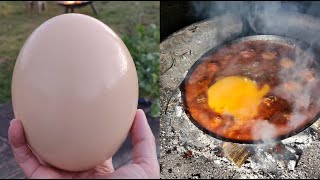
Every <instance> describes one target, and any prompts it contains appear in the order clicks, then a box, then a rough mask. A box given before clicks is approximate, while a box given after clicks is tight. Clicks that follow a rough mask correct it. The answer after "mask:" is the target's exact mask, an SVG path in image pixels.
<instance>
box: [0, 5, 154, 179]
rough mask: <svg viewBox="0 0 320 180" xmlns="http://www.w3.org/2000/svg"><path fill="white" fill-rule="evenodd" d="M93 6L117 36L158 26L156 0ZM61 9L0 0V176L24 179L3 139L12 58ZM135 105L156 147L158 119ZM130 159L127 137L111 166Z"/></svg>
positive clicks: (89, 11)
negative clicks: (39, 8)
mask: <svg viewBox="0 0 320 180" xmlns="http://www.w3.org/2000/svg"><path fill="white" fill-rule="evenodd" d="M94 6H95V8H96V10H97V12H98V16H97V17H96V18H97V19H99V20H101V21H102V22H104V23H105V24H107V25H108V26H110V27H111V28H112V29H113V30H114V31H115V32H116V33H117V34H118V35H119V36H120V37H124V36H127V37H129V38H130V37H134V36H137V35H136V34H135V33H136V32H135V30H136V27H137V25H142V26H144V27H148V26H150V25H151V24H154V25H155V27H157V29H159V27H160V24H159V22H160V14H159V12H160V2H141V1H140V2H139V1H135V2H130V1H125V2H115V1H104V2H99V1H95V2H94ZM64 11H65V9H64V8H63V7H61V6H58V5H57V4H55V2H47V10H46V11H44V12H43V13H40V14H39V13H38V12H37V11H36V10H35V11H33V12H30V11H28V10H27V9H26V7H25V2H9V1H2V2H0V179H2V178H24V175H23V173H22V172H21V170H20V168H19V167H18V166H17V164H16V162H15V160H14V158H13V156H12V152H11V149H10V146H9V144H8V141H7V129H8V125H9V121H10V120H11V119H12V118H13V110H12V104H11V76H12V70H13V67H14V63H15V60H16V58H17V55H18V53H19V51H20V48H21V47H22V45H23V43H24V42H25V40H26V39H27V37H28V36H29V35H30V34H31V33H32V31H33V30H34V29H35V28H36V27H37V26H39V25H40V24H42V23H43V22H45V21H46V20H48V19H50V18H51V17H54V16H56V15H60V14H63V13H64ZM75 13H83V14H87V15H90V16H94V13H93V11H92V9H91V7H90V6H87V7H83V8H80V9H75ZM146 46H152V47H151V48H152V49H153V50H156V51H158V49H159V45H158V43H150V44H146ZM138 53H139V52H138ZM139 108H142V109H144V110H145V112H146V114H147V117H148V122H149V124H150V126H151V128H152V130H153V133H154V135H155V137H156V142H157V146H158V147H159V145H160V144H159V118H152V117H151V116H150V107H149V106H147V105H143V104H140V105H139ZM158 149H159V148H158ZM158 157H159V151H158ZM130 159H131V143H130V139H129V138H128V139H127V140H126V141H125V143H124V145H123V146H122V148H121V149H120V150H119V151H118V153H117V154H116V155H115V156H114V158H113V161H114V165H115V167H118V166H120V165H122V164H126V163H128V162H130Z"/></svg>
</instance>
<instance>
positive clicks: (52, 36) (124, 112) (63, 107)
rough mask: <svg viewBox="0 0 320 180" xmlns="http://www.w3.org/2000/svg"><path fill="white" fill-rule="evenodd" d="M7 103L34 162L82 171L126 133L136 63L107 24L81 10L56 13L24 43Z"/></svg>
mask: <svg viewBox="0 0 320 180" xmlns="http://www.w3.org/2000/svg"><path fill="white" fill-rule="evenodd" d="M12 102H13V108H14V115H15V118H16V119H19V120H21V122H22V125H23V127H24V130H25V135H26V138H27V142H28V144H29V146H30V147H31V149H32V151H33V152H34V153H35V154H36V155H38V156H39V157H40V158H41V160H43V161H45V162H47V163H49V164H51V165H53V166H55V167H57V168H60V169H63V170H68V171H82V170H88V169H91V168H93V167H95V166H96V165H99V164H101V163H103V162H104V161H105V160H106V159H108V158H110V157H112V156H113V155H114V154H115V153H116V151H117V150H118V149H119V148H120V146H121V144H122V143H123V142H124V140H125V138H126V137H127V135H128V133H129V130H130V128H131V125H132V123H133V120H134V117H135V113H136V110H137V102H138V78H137V72H136V68H135V65H134V62H133V60H132V57H131V55H130V53H129V51H128V49H127V47H126V46H125V44H124V43H123V42H122V40H121V39H120V38H119V37H118V35H117V34H116V33H115V32H114V31H113V30H112V29H110V28H109V27H108V26H107V25H105V24H104V23H102V22H101V21H99V20H97V19H95V18H92V17H90V16H87V15H82V14H75V13H71V14H63V15H59V16H56V17H53V18H51V19H49V20H47V21H46V22H44V23H43V24H41V25H40V26H39V27H38V28H37V29H36V30H34V32H33V33H32V34H31V35H30V36H29V38H28V39H27V41H26V42H25V44H24V45H23V47H22V49H21V51H20V53H19V55H18V58H17V60H16V64H15V67H14V72H13V77H12Z"/></svg>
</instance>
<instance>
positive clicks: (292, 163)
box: [287, 160, 296, 171]
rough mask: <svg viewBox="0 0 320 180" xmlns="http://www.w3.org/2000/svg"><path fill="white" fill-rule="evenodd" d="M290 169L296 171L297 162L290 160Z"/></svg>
mask: <svg viewBox="0 0 320 180" xmlns="http://www.w3.org/2000/svg"><path fill="white" fill-rule="evenodd" d="M287 166H288V169H289V170H290V171H293V170H294V168H295V167H296V161H295V160H290V161H289V162H288V165H287Z"/></svg>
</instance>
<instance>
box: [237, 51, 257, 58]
mask: <svg viewBox="0 0 320 180" xmlns="http://www.w3.org/2000/svg"><path fill="white" fill-rule="evenodd" d="M240 55H241V56H242V57H244V58H252V57H255V56H256V52H255V51H254V50H253V49H248V50H244V51H241V52H240Z"/></svg>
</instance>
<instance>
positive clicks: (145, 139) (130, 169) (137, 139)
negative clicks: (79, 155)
mask: <svg viewBox="0 0 320 180" xmlns="http://www.w3.org/2000/svg"><path fill="white" fill-rule="evenodd" d="M8 135H9V143H10V145H11V148H12V151H13V154H14V157H15V159H16V161H17V162H18V164H19V166H20V167H21V169H22V171H23V172H24V173H25V175H26V176H27V178H41V179H47V178H54V179H57V178H68V179H73V178H130V179H134V178H137V179H142V178H150V179H151V178H152V179H159V178H160V168H159V164H158V160H157V153H156V144H155V138H154V136H153V134H152V131H151V129H150V127H149V125H148V122H147V118H146V116H145V114H144V112H143V110H140V109H139V110H137V113H136V116H135V119H134V122H133V125H132V127H131V130H130V136H131V139H132V144H133V163H132V164H129V165H125V166H122V167H120V168H119V169H117V170H114V169H113V165H112V158H110V159H108V160H106V161H105V162H104V163H103V164H102V165H99V166H96V167H95V168H93V169H91V170H87V171H82V172H70V171H64V170H61V169H57V168H55V167H53V166H50V165H48V164H45V163H43V162H42V161H41V160H40V159H38V158H37V156H36V155H34V154H33V153H32V151H31V149H30V148H29V147H28V145H27V142H26V139H25V136H24V130H23V127H22V124H21V122H20V121H19V120H15V119H14V120H12V121H11V123H10V127H9V131H8Z"/></svg>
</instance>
